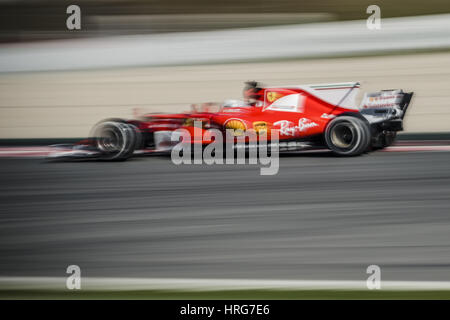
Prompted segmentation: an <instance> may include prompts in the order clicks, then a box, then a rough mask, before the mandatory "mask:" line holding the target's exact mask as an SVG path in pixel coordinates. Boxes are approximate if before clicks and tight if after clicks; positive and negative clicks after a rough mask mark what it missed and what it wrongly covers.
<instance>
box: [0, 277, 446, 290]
mask: <svg viewBox="0 0 450 320" xmlns="http://www.w3.org/2000/svg"><path fill="white" fill-rule="evenodd" d="M81 288H82V289H83V290H90V291H99V290H101V291H130V290H184V291H222V290H248V289H264V290H368V289H367V286H366V281H345V280H344V281H342V280H339V281H335V280H264V279H252V280H250V279H177V278H81ZM0 289H2V290H14V289H16V290H17V289H22V290H29V289H35V290H36V289H41V290H66V278H56V277H0ZM381 290H401V291H412V290H420V291H422V290H427V291H429V290H450V282H449V281H445V282H440V281H383V280H381Z"/></svg>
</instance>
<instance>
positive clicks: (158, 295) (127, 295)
mask: <svg viewBox="0 0 450 320" xmlns="http://www.w3.org/2000/svg"><path fill="white" fill-rule="evenodd" d="M0 299H2V300H5V299H13V300H17V299H27V300H28V299H42V300H45V299H52V300H54V299H87V300H90V299H94V300H96V299H108V300H110V299H121V300H123V299H133V300H136V299H147V300H226V299H232V300H250V299H255V300H329V299H332V300H373V299H383V300H450V291H384V290H230V291H171V290H143V291H83V290H80V291H69V290H65V291H57V290H0Z"/></svg>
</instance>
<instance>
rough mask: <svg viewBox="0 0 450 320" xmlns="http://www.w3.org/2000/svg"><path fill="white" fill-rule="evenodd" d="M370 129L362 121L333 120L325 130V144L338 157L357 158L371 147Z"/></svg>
mask: <svg viewBox="0 0 450 320" xmlns="http://www.w3.org/2000/svg"><path fill="white" fill-rule="evenodd" d="M370 141H371V137H370V129H369V126H368V124H367V122H365V121H364V120H362V119H359V118H356V117H351V116H342V117H338V118H335V119H333V120H332V121H330V123H329V124H328V126H327V128H326V130H325V143H326V145H327V147H328V148H329V149H330V150H331V151H333V152H334V153H335V154H337V155H342V156H357V155H360V154H362V153H364V152H365V151H366V150H367V149H368V148H369V145H370Z"/></svg>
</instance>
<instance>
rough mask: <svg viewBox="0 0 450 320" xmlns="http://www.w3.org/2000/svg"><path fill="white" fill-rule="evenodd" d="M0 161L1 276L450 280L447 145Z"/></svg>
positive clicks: (449, 190)
mask: <svg viewBox="0 0 450 320" xmlns="http://www.w3.org/2000/svg"><path fill="white" fill-rule="evenodd" d="M280 160H281V161H280V172H279V174H278V175H276V176H271V177H266V176H260V175H259V170H258V168H257V167H256V166H255V167H253V166H211V167H209V166H204V165H199V166H194V165H192V166H175V165H173V164H171V162H170V160H169V159H167V158H152V159H135V160H133V161H128V162H126V163H103V162H90V163H45V162H40V161H37V160H8V159H2V160H0V175H1V177H2V180H1V183H0V202H1V204H2V205H1V207H0V256H1V257H2V259H1V260H0V275H1V276H51V277H64V276H65V269H66V267H67V266H68V265H70V264H77V265H79V266H80V267H81V269H82V272H83V276H86V277H145V278H160V277H168V278H249V279H251V278H253V279H317V280H330V279H333V280H361V279H366V276H367V275H366V273H365V272H366V268H367V266H368V265H371V264H377V265H379V266H380V267H381V268H382V277H383V280H397V281H398V280H409V281H449V280H450V274H449V272H448V270H449V266H450V245H449V242H448V235H449V233H450V228H449V226H450V216H449V215H448V212H450V198H449V196H448V195H449V194H450V171H449V163H450V153H448V152H441V153H375V154H372V155H368V156H362V157H357V158H336V157H329V156H327V155H295V156H286V157H283V158H281V159H280Z"/></svg>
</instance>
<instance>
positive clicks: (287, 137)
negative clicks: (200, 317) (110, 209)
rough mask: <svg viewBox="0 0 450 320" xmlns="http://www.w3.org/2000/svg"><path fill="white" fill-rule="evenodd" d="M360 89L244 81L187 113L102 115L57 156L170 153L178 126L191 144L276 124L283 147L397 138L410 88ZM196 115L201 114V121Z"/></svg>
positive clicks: (343, 148)
mask: <svg viewBox="0 0 450 320" xmlns="http://www.w3.org/2000/svg"><path fill="white" fill-rule="evenodd" d="M358 90H359V83H357V82H352V83H333V84H319V85H293V86H281V87H265V86H262V85H261V84H259V83H257V82H247V83H246V87H245V89H244V100H243V101H238V100H228V101H226V102H225V103H223V104H221V105H218V104H211V103H208V104H203V105H201V106H193V108H192V111H191V112H189V113H180V114H148V115H144V116H143V117H141V118H140V119H136V120H120V119H109V120H104V121H102V122H100V123H98V124H97V125H96V126H95V127H94V129H93V133H92V135H91V138H89V139H87V140H85V141H83V142H81V143H79V144H77V145H74V146H71V148H70V151H69V152H67V146H64V148H65V151H64V152H56V153H55V154H54V155H53V156H54V157H60V156H63V157H75V158H76V157H83V158H95V159H106V160H124V159H127V158H129V157H131V156H132V155H134V154H139V153H141V154H142V153H146V154H153V153H168V152H169V153H170V151H171V150H172V148H173V147H174V146H175V145H176V144H177V143H179V141H176V140H177V139H175V140H174V139H173V132H174V131H176V130H177V129H184V130H185V131H184V132H186V131H187V132H191V133H192V135H191V136H190V139H191V140H190V142H191V143H193V144H196V143H197V144H198V143H200V144H202V145H207V144H209V143H211V141H212V140H211V139H209V138H205V137H207V132H208V131H210V130H211V129H218V130H221V131H223V132H225V131H226V130H227V129H228V131H229V130H232V131H231V132H232V133H233V135H234V136H235V137H236V138H237V137H239V136H241V135H243V134H245V133H246V132H250V131H252V132H254V133H256V140H257V139H258V137H259V136H260V135H261V134H262V133H265V134H267V140H268V141H269V143H270V142H271V141H270V140H271V135H270V134H268V133H271V132H276V133H278V135H277V136H278V138H279V141H277V145H278V147H279V151H281V152H282V151H292V150H306V149H311V148H320V149H322V148H327V149H329V150H331V151H332V152H333V153H335V154H336V155H343V156H356V155H360V154H362V153H364V152H367V151H370V150H376V149H380V148H384V147H386V146H389V145H390V144H392V142H393V141H394V139H395V137H396V133H397V131H401V130H402V129H403V117H404V115H405V112H406V110H407V108H408V105H409V103H410V101H411V97H412V95H413V93H412V92H409V93H406V92H403V90H383V91H379V92H375V93H366V94H365V95H364V96H363V98H362V101H361V103H360V104H359V106H358V105H357V104H356V102H355V99H356V96H357V92H358ZM214 108H215V109H216V110H213V109H214ZM194 121H200V122H201V126H200V128H198V123H199V122H196V123H197V125H196V127H194ZM195 129H197V131H196V130H195ZM199 133H200V134H199ZM184 142H186V141H184ZM247 142H249V141H247Z"/></svg>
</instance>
